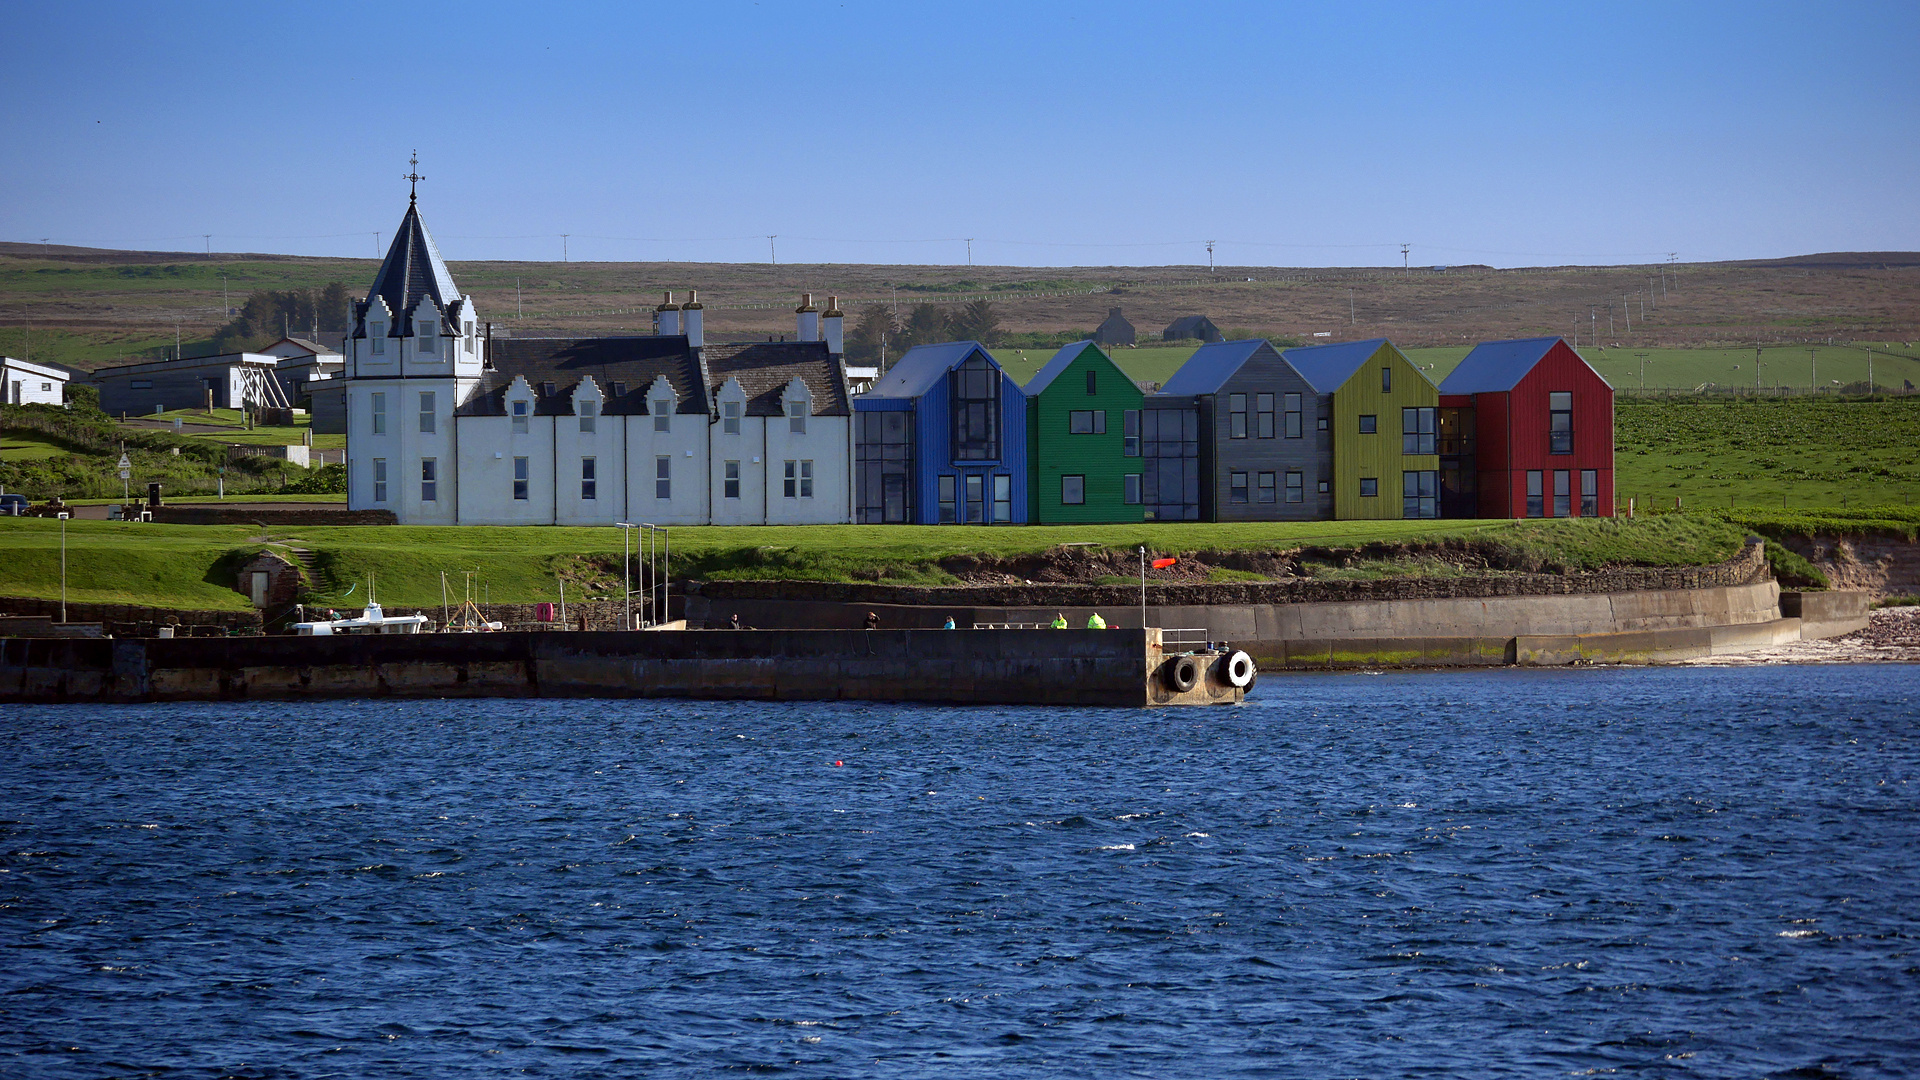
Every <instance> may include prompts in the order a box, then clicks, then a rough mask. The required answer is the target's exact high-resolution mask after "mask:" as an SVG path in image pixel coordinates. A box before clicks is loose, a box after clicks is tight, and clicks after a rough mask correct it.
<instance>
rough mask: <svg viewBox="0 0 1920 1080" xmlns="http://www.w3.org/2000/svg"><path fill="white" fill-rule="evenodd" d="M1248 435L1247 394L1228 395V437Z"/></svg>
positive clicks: (1234, 437)
mask: <svg viewBox="0 0 1920 1080" xmlns="http://www.w3.org/2000/svg"><path fill="white" fill-rule="evenodd" d="M1246 437H1247V395H1245V394H1228V395H1227V438H1229V439H1244V438H1246Z"/></svg>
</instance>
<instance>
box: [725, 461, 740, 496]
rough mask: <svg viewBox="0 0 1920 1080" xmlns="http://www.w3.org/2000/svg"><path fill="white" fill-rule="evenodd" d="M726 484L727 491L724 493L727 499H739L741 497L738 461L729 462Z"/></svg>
mask: <svg viewBox="0 0 1920 1080" xmlns="http://www.w3.org/2000/svg"><path fill="white" fill-rule="evenodd" d="M725 484H726V487H725V490H724V491H723V494H724V495H725V496H726V497H727V498H729V499H737V498H739V497H740V463H739V462H737V461H729V462H727V464H726V474H725Z"/></svg>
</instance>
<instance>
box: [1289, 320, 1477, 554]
mask: <svg viewBox="0 0 1920 1080" xmlns="http://www.w3.org/2000/svg"><path fill="white" fill-rule="evenodd" d="M1280 356H1281V358H1282V359H1284V360H1285V361H1286V362H1287V363H1289V364H1291V365H1293V369H1294V370H1295V371H1298V372H1299V373H1300V374H1301V376H1302V377H1304V378H1305V379H1306V380H1307V382H1308V383H1309V384H1310V385H1311V386H1312V387H1313V389H1314V391H1315V392H1316V393H1318V394H1320V395H1321V396H1322V399H1323V400H1324V401H1326V402H1327V407H1326V408H1325V409H1324V410H1323V411H1322V412H1321V414H1320V415H1322V416H1324V417H1327V419H1328V423H1329V425H1330V427H1331V429H1332V431H1333V479H1332V486H1333V492H1332V494H1333V516H1334V517H1335V518H1336V519H1338V520H1341V521H1354V520H1364V519H1367V518H1433V517H1439V516H1440V509H1439V508H1440V499H1439V495H1440V457H1439V454H1438V452H1437V450H1438V447H1437V445H1436V444H1437V439H1438V436H1437V432H1436V427H1437V423H1436V419H1437V414H1438V412H1439V405H1440V388H1439V387H1437V386H1435V385H1434V383H1433V380H1432V379H1429V378H1427V376H1426V373H1425V372H1423V371H1421V370H1420V369H1419V368H1417V367H1414V366H1413V363H1412V362H1411V361H1409V360H1408V359H1407V358H1406V357H1405V356H1403V355H1402V354H1401V352H1400V350H1399V349H1396V348H1394V347H1393V343H1392V342H1390V341H1388V340H1387V339H1385V338H1373V339H1372V340H1369V341H1351V342H1342V343H1341V344H1338V345H1317V346H1313V347H1311V348H1303V349H1288V350H1287V351H1285V352H1283V353H1281V354H1280Z"/></svg>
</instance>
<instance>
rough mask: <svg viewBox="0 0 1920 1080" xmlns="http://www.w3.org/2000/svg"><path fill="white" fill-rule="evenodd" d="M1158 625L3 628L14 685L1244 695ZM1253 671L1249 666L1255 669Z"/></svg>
mask: <svg viewBox="0 0 1920 1080" xmlns="http://www.w3.org/2000/svg"><path fill="white" fill-rule="evenodd" d="M1184 655H1185V654H1184V653H1181V651H1180V650H1178V649H1176V650H1174V651H1173V652H1171V653H1163V652H1162V650H1161V648H1160V633H1159V631H1158V630H1157V629H1153V630H1148V631H1146V632H1142V631H1141V630H1139V629H1133V630H1104V631H1103V630H809V631H781V630H741V631H687V630H677V631H676V630H665V631H649V632H626V633H623V632H619V631H605V632H587V633H570V634H559V633H512V632H507V633H493V634H422V635H370V636H359V637H322V638H311V637H252V638H224V639H197V640H162V639H148V638H138V639H118V640H68V639H57V638H12V639H0V702H106V701H115V702H138V701H230V700H246V699H301V698H319V697H401V698H447V697H649V698H652V697H672V698H731V699H758V700H777V701H831V700H840V699H863V700H875V701H918V702H931V703H939V704H1005V705H1104V706H1135V707H1137V706H1142V705H1149V704H1178V705H1185V704H1210V703H1214V702H1234V701H1239V700H1241V699H1242V698H1243V697H1244V690H1245V687H1244V685H1242V686H1235V685H1233V684H1232V682H1231V680H1230V679H1228V670H1227V668H1228V664H1229V662H1230V661H1231V659H1232V657H1231V655H1230V654H1221V653H1204V654H1200V655H1199V656H1197V657H1196V658H1195V659H1194V661H1193V663H1194V664H1195V665H1196V667H1195V669H1194V671H1192V672H1190V673H1195V674H1197V676H1198V678H1197V679H1196V681H1195V684H1194V685H1193V686H1192V687H1191V688H1190V689H1187V690H1184V691H1182V690H1178V689H1177V681H1176V680H1175V679H1174V678H1172V674H1173V673H1172V672H1165V673H1163V669H1164V668H1166V667H1167V665H1168V664H1169V663H1170V662H1172V663H1177V662H1179V661H1180V660H1181V659H1182V658H1183V657H1184ZM1247 674H1248V675H1249V676H1250V674H1251V670H1250V668H1249V669H1248V671H1247Z"/></svg>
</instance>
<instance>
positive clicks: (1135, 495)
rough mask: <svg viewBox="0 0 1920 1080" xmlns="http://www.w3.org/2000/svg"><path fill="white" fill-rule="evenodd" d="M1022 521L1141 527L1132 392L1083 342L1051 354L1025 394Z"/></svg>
mask: <svg viewBox="0 0 1920 1080" xmlns="http://www.w3.org/2000/svg"><path fill="white" fill-rule="evenodd" d="M1025 394H1026V397H1027V497H1028V500H1029V506H1030V513H1029V515H1028V517H1027V520H1028V521H1030V522H1033V523H1034V524H1039V525H1069V524H1098V523H1106V522H1132V521H1141V520H1143V516H1142V513H1141V508H1140V471H1141V470H1140V402H1141V399H1142V395H1141V393H1140V388H1139V387H1137V386H1135V385H1134V383H1133V380H1132V379H1130V378H1128V377H1127V373H1126V372H1124V371H1121V370H1120V368H1119V365H1117V364H1115V363H1114V362H1113V361H1112V360H1110V359H1108V357H1107V354H1106V353H1104V352H1102V351H1100V346H1098V345H1095V344H1094V343H1093V342H1091V341H1081V342H1076V343H1074V344H1072V345H1068V346H1067V347H1066V348H1064V349H1061V350H1060V351H1059V352H1057V353H1055V354H1053V359H1051V360H1049V361H1047V364H1046V366H1045V367H1043V368H1041V369H1040V371H1039V373H1038V374H1036V375H1035V376H1034V377H1033V381H1031V382H1029V383H1028V384H1027V385H1026V387H1025Z"/></svg>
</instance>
